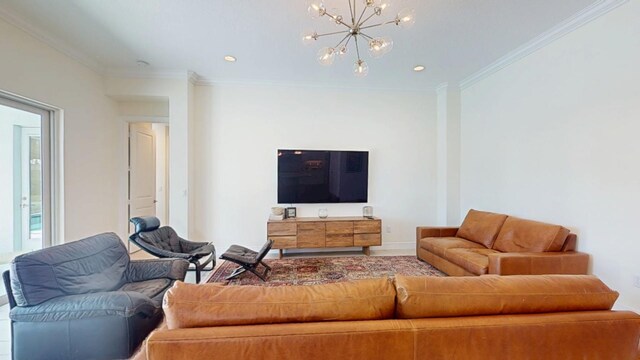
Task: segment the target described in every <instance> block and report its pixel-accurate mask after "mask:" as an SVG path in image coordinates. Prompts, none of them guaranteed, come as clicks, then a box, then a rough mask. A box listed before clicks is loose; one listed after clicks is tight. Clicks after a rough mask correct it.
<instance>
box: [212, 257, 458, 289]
mask: <svg viewBox="0 0 640 360" xmlns="http://www.w3.org/2000/svg"><path fill="white" fill-rule="evenodd" d="M265 262H266V263H267V264H268V265H269V266H271V272H269V276H268V279H267V282H266V283H265V282H262V281H261V280H260V279H258V277H257V276H255V275H254V274H252V273H250V272H245V273H243V274H241V275H240V276H238V277H236V278H235V279H232V280H225V277H227V276H228V275H229V274H231V272H232V271H233V270H234V269H235V268H236V267H237V265H236V264H234V263H232V262H229V261H224V262H223V263H222V264H221V265H220V266H219V267H218V268H217V269H216V270H215V271H214V272H212V273H211V274H210V275H209V278H208V279H207V280H206V281H205V282H207V283H225V284H228V285H262V286H292V285H317V284H328V283H335V282H341V281H349V280H357V279H370V278H379V277H393V276H394V275H395V274H402V275H413V276H418V275H429V276H446V275H445V274H444V273H443V272H441V271H439V270H438V269H436V268H434V267H433V266H431V265H429V264H427V263H425V262H422V261H420V260H418V259H417V258H416V257H415V256H349V257H323V258H297V259H295V258H294V259H267V260H265ZM259 270H263V268H262V266H261V267H260V268H259Z"/></svg>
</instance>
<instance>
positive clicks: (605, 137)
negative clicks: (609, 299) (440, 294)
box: [461, 0, 640, 310]
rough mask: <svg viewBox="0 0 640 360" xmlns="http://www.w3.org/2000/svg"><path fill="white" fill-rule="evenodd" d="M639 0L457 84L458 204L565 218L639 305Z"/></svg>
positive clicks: (599, 267)
mask: <svg viewBox="0 0 640 360" xmlns="http://www.w3.org/2000/svg"><path fill="white" fill-rule="evenodd" d="M638 19H640V1H637V0H632V1H631V2H630V3H628V4H626V5H623V6H621V7H620V8H618V9H616V10H614V11H613V12H611V13H609V14H607V15H605V16H604V17H602V18H600V19H598V20H596V21H594V22H592V23H590V24H588V25H586V26H584V27H582V28H580V29H578V30H577V31H575V32H573V33H571V34H569V35H566V36H565V37H563V38H561V39H560V40H558V41H556V42H554V43H552V44H551V45H549V46H547V47H545V48H543V49H541V50H539V51H537V52H536V53H534V54H532V55H530V56H528V57H526V58H525V59H523V60H521V61H519V62H517V63H515V64H513V65H511V66H509V67H507V68H505V69H503V70H501V71H500V72H498V73H496V74H494V75H492V76H491V77H489V78H487V79H485V80H483V81H481V82H479V83H477V84H475V85H474V86H472V87H470V88H468V89H466V90H464V91H463V93H462V159H461V163H462V165H461V174H462V185H461V205H462V206H461V209H462V211H463V212H466V211H467V210H468V209H469V208H477V209H485V210H493V211H498V212H504V213H507V214H513V215H516V216H521V217H526V218H532V219H537V220H542V221H548V222H552V223H558V224H562V225H565V226H568V227H570V228H571V229H572V230H573V231H574V232H575V233H577V234H578V249H579V250H580V251H584V252H587V253H589V254H591V256H592V269H593V273H594V274H595V275H598V276H599V277H600V278H601V279H603V281H605V282H606V283H607V284H608V285H609V286H610V287H612V288H613V289H616V290H617V291H619V292H621V298H620V300H619V302H618V303H619V304H620V305H621V306H623V307H624V306H626V307H631V308H635V309H636V310H638V309H640V289H638V288H635V287H634V286H633V276H634V275H637V276H640V260H639V259H640V257H639V255H640V240H639V236H640V235H638V234H637V233H636V231H637V230H636V229H637V223H638V204H639V203H640V142H639V141H638V134H640V121H639V120H640V86H639V84H640V71H639V65H640V21H638Z"/></svg>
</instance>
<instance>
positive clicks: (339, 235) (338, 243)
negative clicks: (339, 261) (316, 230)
mask: <svg viewBox="0 0 640 360" xmlns="http://www.w3.org/2000/svg"><path fill="white" fill-rule="evenodd" d="M326 231H327V247H350V246H353V221H337V222H328V223H326Z"/></svg>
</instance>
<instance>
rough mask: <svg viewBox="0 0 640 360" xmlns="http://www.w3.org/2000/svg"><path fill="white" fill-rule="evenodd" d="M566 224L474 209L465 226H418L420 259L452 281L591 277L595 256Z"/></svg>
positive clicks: (417, 240)
mask: <svg viewBox="0 0 640 360" xmlns="http://www.w3.org/2000/svg"><path fill="white" fill-rule="evenodd" d="M575 248H576V235H575V234H572V233H570V232H569V230H568V229H566V228H564V227H562V226H560V225H552V224H546V223H541V222H537V221H532V220H525V219H519V218H517V217H514V216H507V215H504V214H496V213H491V212H485V211H477V210H473V209H472V210H469V213H468V214H467V216H466V218H465V219H464V221H463V223H462V225H460V227H459V228H458V227H418V228H417V231H416V255H417V256H418V258H419V259H421V260H423V261H426V262H428V263H429V264H431V265H433V266H435V267H436V268H438V269H439V270H441V271H443V272H445V273H446V274H448V275H451V276H472V275H484V274H497V275H540V274H587V270H588V266H589V255H588V254H585V253H580V252H576V251H575Z"/></svg>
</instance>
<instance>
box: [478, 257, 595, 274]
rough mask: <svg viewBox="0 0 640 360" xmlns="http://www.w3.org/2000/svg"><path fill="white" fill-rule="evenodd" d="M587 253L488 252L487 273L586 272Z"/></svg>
mask: <svg viewBox="0 0 640 360" xmlns="http://www.w3.org/2000/svg"><path fill="white" fill-rule="evenodd" d="M588 267H589V255H588V254H585V253H581V252H575V251H563V252H536V253H497V254H489V269H488V273H489V274H497V275H542V274H575V275H584V274H587V270H588Z"/></svg>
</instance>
